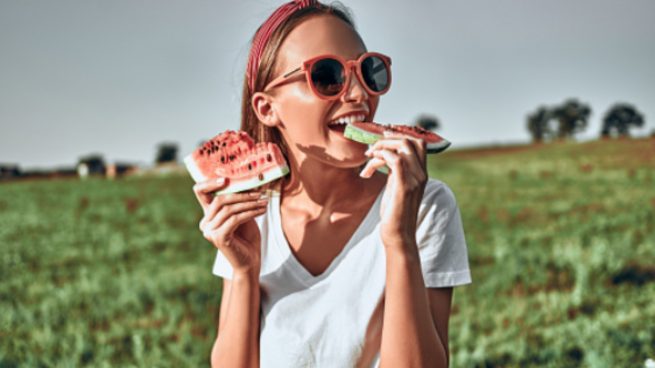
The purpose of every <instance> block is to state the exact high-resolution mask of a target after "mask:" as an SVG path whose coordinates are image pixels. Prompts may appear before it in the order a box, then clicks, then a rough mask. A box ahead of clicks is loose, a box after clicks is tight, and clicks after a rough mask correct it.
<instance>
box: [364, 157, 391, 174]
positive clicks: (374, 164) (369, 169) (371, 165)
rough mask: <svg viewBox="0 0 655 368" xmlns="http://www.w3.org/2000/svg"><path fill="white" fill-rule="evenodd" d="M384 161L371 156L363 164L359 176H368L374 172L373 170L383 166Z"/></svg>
mask: <svg viewBox="0 0 655 368" xmlns="http://www.w3.org/2000/svg"><path fill="white" fill-rule="evenodd" d="M384 165H385V162H384V160H383V159H380V158H377V157H373V158H372V159H370V160H369V161H368V162H367V163H366V166H364V169H362V172H360V173H359V176H361V177H362V178H367V179H368V178H370V177H371V175H373V173H374V172H375V170H377V169H380V168H382V167H384Z"/></svg>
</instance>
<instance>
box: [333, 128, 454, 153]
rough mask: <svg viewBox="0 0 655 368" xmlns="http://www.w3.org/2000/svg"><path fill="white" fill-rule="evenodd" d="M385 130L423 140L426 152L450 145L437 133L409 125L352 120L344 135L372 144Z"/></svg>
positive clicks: (443, 148)
mask: <svg viewBox="0 0 655 368" xmlns="http://www.w3.org/2000/svg"><path fill="white" fill-rule="evenodd" d="M385 130H386V131H390V132H394V133H400V134H405V135H408V136H410V137H414V138H420V139H422V140H424V141H425V145H426V151H427V153H439V152H442V151H444V150H446V148H448V147H449V146H450V142H449V141H448V140H446V139H445V138H443V137H442V136H440V135H438V134H437V133H435V132H432V131H430V130H427V129H423V128H421V127H419V126H410V125H392V124H379V123H375V122H352V123H349V124H348V125H347V126H346V130H345V131H344V136H345V137H346V138H349V139H352V140H354V141H357V142H360V143H364V144H373V143H375V142H376V141H377V140H378V139H381V138H382V137H384V131H385Z"/></svg>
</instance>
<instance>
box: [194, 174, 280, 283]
mask: <svg viewBox="0 0 655 368" xmlns="http://www.w3.org/2000/svg"><path fill="white" fill-rule="evenodd" d="M228 180H229V179H227V178H219V179H217V180H216V179H213V180H208V181H205V182H202V183H198V184H196V185H194V186H193V192H194V193H195V195H196V198H197V199H198V202H200V206H201V207H202V210H203V212H204V216H203V217H202V219H201V220H200V231H202V234H203V236H204V237H205V239H207V240H209V241H210V242H211V243H212V244H213V245H214V246H215V247H216V248H218V250H220V251H221V252H222V253H223V254H224V255H225V257H226V258H227V259H228V261H229V262H230V264H231V265H232V269H233V270H234V272H256V273H257V274H259V269H260V267H261V248H260V247H261V234H260V233H259V228H258V227H257V223H256V222H255V220H254V219H255V217H257V216H259V215H261V214H263V213H264V212H266V205H267V203H268V200H267V199H266V198H263V199H260V196H261V193H259V192H242V193H231V194H222V195H214V194H213V193H214V192H216V191H217V190H220V189H222V188H224V187H226V186H227V184H228V183H227V181H228Z"/></svg>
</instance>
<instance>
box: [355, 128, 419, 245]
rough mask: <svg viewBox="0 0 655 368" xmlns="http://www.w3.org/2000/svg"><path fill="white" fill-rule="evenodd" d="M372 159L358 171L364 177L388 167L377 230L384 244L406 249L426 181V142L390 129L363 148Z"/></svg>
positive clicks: (411, 241)
mask: <svg viewBox="0 0 655 368" xmlns="http://www.w3.org/2000/svg"><path fill="white" fill-rule="evenodd" d="M366 155H367V156H368V157H371V160H369V162H367V163H366V166H365V167H364V169H363V170H362V172H361V174H360V175H361V176H362V177H365V178H369V177H371V175H373V173H374V172H375V170H377V169H378V168H381V167H383V166H385V165H386V166H387V167H388V168H389V175H388V177H387V186H386V189H385V193H384V196H383V197H382V206H381V209H380V217H381V224H380V231H381V236H382V241H383V243H384V246H385V248H387V249H388V248H390V247H392V248H396V249H399V250H402V251H404V250H407V249H404V248H403V247H404V246H406V245H410V244H416V226H417V224H416V222H417V217H418V209H419V206H420V204H421V199H422V198H423V191H424V189H425V184H426V182H427V177H428V175H427V169H426V152H425V142H424V141H423V140H421V139H418V138H412V137H407V136H405V135H401V134H398V133H393V132H386V131H385V132H384V138H383V139H380V140H378V141H377V142H375V143H374V144H373V145H372V146H371V147H370V148H369V150H368V151H367V152H366Z"/></svg>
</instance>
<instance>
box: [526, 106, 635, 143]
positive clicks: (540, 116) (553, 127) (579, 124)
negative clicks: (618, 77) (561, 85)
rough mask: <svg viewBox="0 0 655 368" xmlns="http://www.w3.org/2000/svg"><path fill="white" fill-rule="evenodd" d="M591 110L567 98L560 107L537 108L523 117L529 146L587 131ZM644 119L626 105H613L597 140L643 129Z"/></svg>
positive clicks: (622, 135)
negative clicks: (635, 129)
mask: <svg viewBox="0 0 655 368" xmlns="http://www.w3.org/2000/svg"><path fill="white" fill-rule="evenodd" d="M591 112H592V110H591V107H589V105H588V104H586V103H583V102H580V101H578V100H577V99H575V98H569V99H567V100H566V101H564V102H563V103H562V104H560V105H555V106H552V107H547V106H543V105H542V106H539V107H538V108H537V109H536V110H535V111H534V112H532V113H530V114H528V115H527V117H526V127H527V129H528V132H529V133H530V136H531V137H532V141H533V142H543V141H548V140H553V139H565V138H572V137H573V136H574V135H575V134H577V133H579V132H582V131H584V130H585V129H586V128H587V125H588V122H589V117H590V116H591ZM644 122H645V119H644V115H643V114H642V113H641V112H639V111H638V110H637V108H636V107H635V106H633V105H632V104H629V103H624V102H620V103H615V104H614V105H612V106H611V107H610V108H609V109H608V110H607V112H605V115H604V116H603V118H602V127H601V131H600V136H601V138H609V137H617V136H618V137H628V136H630V129H632V128H635V127H643V126H644Z"/></svg>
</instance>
